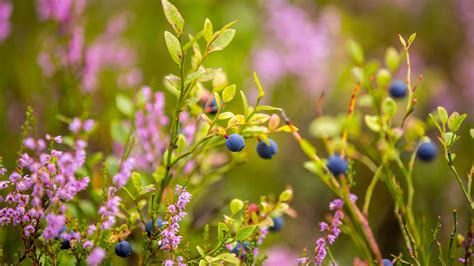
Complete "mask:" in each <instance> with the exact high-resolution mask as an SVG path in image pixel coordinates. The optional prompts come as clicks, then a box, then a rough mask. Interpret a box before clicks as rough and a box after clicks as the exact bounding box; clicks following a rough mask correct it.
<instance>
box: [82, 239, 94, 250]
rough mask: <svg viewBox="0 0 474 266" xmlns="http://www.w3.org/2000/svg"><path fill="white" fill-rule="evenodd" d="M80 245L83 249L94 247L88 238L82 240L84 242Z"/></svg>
mask: <svg viewBox="0 0 474 266" xmlns="http://www.w3.org/2000/svg"><path fill="white" fill-rule="evenodd" d="M82 247H83V248H84V249H88V248H92V247H94V243H92V241H90V240H86V241H84V243H83V244H82Z"/></svg>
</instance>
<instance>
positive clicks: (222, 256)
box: [216, 253, 241, 265]
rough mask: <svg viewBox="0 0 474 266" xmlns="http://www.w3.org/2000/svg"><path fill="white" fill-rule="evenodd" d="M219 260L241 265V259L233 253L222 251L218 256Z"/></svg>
mask: <svg viewBox="0 0 474 266" xmlns="http://www.w3.org/2000/svg"><path fill="white" fill-rule="evenodd" d="M216 258H217V259H219V260H222V261H225V262H228V263H230V264H232V265H240V264H241V263H240V259H239V258H237V257H236V256H235V254H233V253H222V254H220V255H219V256H217V257H216Z"/></svg>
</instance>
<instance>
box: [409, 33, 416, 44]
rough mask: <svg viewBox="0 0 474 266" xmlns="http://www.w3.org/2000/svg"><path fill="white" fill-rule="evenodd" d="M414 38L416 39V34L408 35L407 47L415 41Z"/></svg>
mask: <svg viewBox="0 0 474 266" xmlns="http://www.w3.org/2000/svg"><path fill="white" fill-rule="evenodd" d="M415 38H416V33H413V34H412V35H410V38H408V47H410V45H411V44H412V43H413V42H414V41H415Z"/></svg>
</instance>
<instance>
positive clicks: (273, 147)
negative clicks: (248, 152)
mask: <svg viewBox="0 0 474 266" xmlns="http://www.w3.org/2000/svg"><path fill="white" fill-rule="evenodd" d="M268 142H269V144H270V145H267V144H266V143H265V142H264V141H259V142H258V144H257V153H258V155H259V156H260V157H262V158H263V159H271V158H272V157H273V155H275V154H276V153H277V152H278V145H277V144H276V143H275V141H273V140H272V139H268Z"/></svg>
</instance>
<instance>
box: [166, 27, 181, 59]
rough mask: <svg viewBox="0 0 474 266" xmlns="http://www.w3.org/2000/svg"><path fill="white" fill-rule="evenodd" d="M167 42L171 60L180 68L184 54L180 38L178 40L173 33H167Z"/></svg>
mask: <svg viewBox="0 0 474 266" xmlns="http://www.w3.org/2000/svg"><path fill="white" fill-rule="evenodd" d="M165 42H166V47H167V48H168V52H169V53H170V55H171V59H173V61H174V62H175V63H176V64H178V65H179V66H180V65H181V59H182V58H183V53H182V51H181V44H180V42H179V40H178V38H176V36H174V35H173V34H172V33H171V32H169V31H165Z"/></svg>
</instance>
